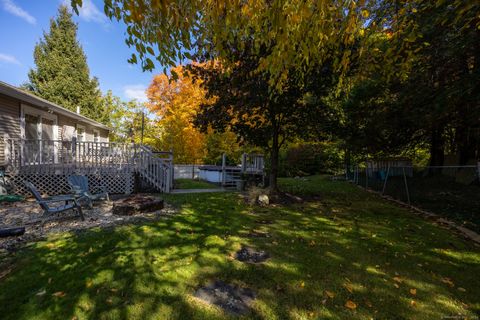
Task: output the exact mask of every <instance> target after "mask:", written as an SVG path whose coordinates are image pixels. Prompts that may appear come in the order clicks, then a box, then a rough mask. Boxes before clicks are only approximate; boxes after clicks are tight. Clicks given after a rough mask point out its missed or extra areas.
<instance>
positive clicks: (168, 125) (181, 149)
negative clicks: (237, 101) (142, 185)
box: [147, 66, 207, 163]
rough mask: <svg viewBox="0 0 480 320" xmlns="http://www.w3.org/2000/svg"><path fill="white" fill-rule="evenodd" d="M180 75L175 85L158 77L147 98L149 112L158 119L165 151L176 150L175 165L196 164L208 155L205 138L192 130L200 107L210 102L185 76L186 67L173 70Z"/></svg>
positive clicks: (173, 82)
mask: <svg viewBox="0 0 480 320" xmlns="http://www.w3.org/2000/svg"><path fill="white" fill-rule="evenodd" d="M172 70H173V71H174V72H176V73H177V74H178V79H177V80H176V81H173V80H169V79H168V77H167V76H166V75H165V74H159V75H156V76H155V77H154V78H153V80H152V83H151V84H150V86H149V88H148V89H147V96H148V99H149V102H148V103H147V107H148V109H150V111H151V112H153V113H155V114H156V115H157V116H158V119H159V120H158V125H159V126H160V127H161V129H162V130H161V132H162V133H161V136H160V137H158V138H159V140H160V145H161V146H162V148H163V149H166V150H173V152H174V157H175V162H177V163H194V162H198V161H199V160H201V159H203V158H204V157H205V155H206V146H205V144H206V137H205V134H203V133H201V132H200V131H199V130H197V129H196V128H195V127H194V126H193V119H194V117H195V114H196V113H197V111H198V109H199V107H200V105H201V104H202V103H205V102H206V101H207V99H206V97H205V91H204V90H203V89H202V88H201V87H200V83H199V82H198V81H197V82H195V83H194V82H193V80H192V78H191V76H190V74H188V73H187V74H184V69H183V66H177V67H175V68H172Z"/></svg>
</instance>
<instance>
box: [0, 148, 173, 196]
mask: <svg viewBox="0 0 480 320" xmlns="http://www.w3.org/2000/svg"><path fill="white" fill-rule="evenodd" d="M4 145H5V152H4V154H5V155H6V160H7V161H6V173H7V176H8V177H9V179H10V181H11V182H12V183H13V184H14V185H15V186H16V188H17V190H19V191H20V192H19V193H26V190H25V188H24V186H23V180H28V181H32V180H34V181H32V182H35V181H36V182H37V184H39V185H40V186H39V188H40V189H41V190H42V188H43V190H42V191H44V192H46V193H50V194H52V193H53V194H55V193H62V192H64V191H65V189H66V187H68V184H67V183H66V177H68V176H69V175H72V174H82V175H87V176H89V177H91V178H92V179H93V177H94V176H95V177H97V178H98V179H100V180H103V181H104V182H103V183H104V184H105V185H109V186H110V190H109V191H110V192H112V193H131V192H133V185H134V177H135V175H138V176H139V177H140V179H143V180H145V181H146V182H147V183H148V184H150V185H152V187H154V188H156V189H158V191H161V192H170V189H171V188H172V181H171V180H172V177H173V156H172V154H171V153H169V152H158V153H154V152H152V151H151V150H150V149H148V148H147V147H145V146H141V145H135V144H122V143H109V142H75V141H56V140H21V139H16V140H6V141H5V143H4ZM57 185H58V188H56V186H57ZM42 186H43V187H42ZM47 190H48V192H47Z"/></svg>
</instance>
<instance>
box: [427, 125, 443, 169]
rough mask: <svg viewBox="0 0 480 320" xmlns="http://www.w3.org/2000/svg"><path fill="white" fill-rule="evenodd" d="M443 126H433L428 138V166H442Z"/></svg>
mask: <svg viewBox="0 0 480 320" xmlns="http://www.w3.org/2000/svg"><path fill="white" fill-rule="evenodd" d="M444 149H445V141H444V137H443V128H438V127H437V128H435V129H434V130H433V131H432V134H431V140H430V166H443V162H444V160H445V153H444V152H445V151H444Z"/></svg>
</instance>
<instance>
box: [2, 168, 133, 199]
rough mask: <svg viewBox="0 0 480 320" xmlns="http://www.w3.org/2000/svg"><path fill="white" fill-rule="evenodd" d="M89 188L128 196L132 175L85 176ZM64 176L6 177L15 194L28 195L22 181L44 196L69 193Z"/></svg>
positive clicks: (130, 190)
mask: <svg viewBox="0 0 480 320" xmlns="http://www.w3.org/2000/svg"><path fill="white" fill-rule="evenodd" d="M86 176H87V177H88V181H89V187H90V188H94V187H96V186H106V187H107V190H108V192H109V193H111V194H124V193H126V194H130V193H132V192H133V188H134V175H133V173H131V172H124V173H118V172H112V173H101V174H87V175H86ZM67 178H68V175H65V174H16V175H11V176H9V177H8V180H9V181H10V183H12V184H13V187H14V192H15V193H16V194H23V195H30V191H29V190H27V188H26V187H25V185H24V184H23V181H30V182H31V183H33V184H34V185H35V186H36V187H37V189H38V190H39V191H40V192H41V193H44V194H49V195H56V194H65V193H69V191H70V187H69V185H68V182H67Z"/></svg>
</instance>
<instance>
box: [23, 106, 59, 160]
mask: <svg viewBox="0 0 480 320" xmlns="http://www.w3.org/2000/svg"><path fill="white" fill-rule="evenodd" d="M25 114H30V115H35V116H40V119H43V118H45V119H49V120H52V121H53V140H58V117H57V115H56V114H52V113H49V112H47V111H43V110H40V109H38V108H34V107H31V106H29V105H26V104H23V103H22V104H20V137H21V138H22V139H25V138H26V137H25ZM41 132H42V121H41V120H40V123H39V124H38V125H37V135H38V137H40V135H41ZM42 138H43V137H42ZM21 147H22V148H23V144H22V145H21ZM53 152H54V162H55V163H57V162H58V150H57V149H56V148H55V149H54V151H53ZM22 154H23V149H22ZM41 157H42V153H41V152H40V161H41Z"/></svg>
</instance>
